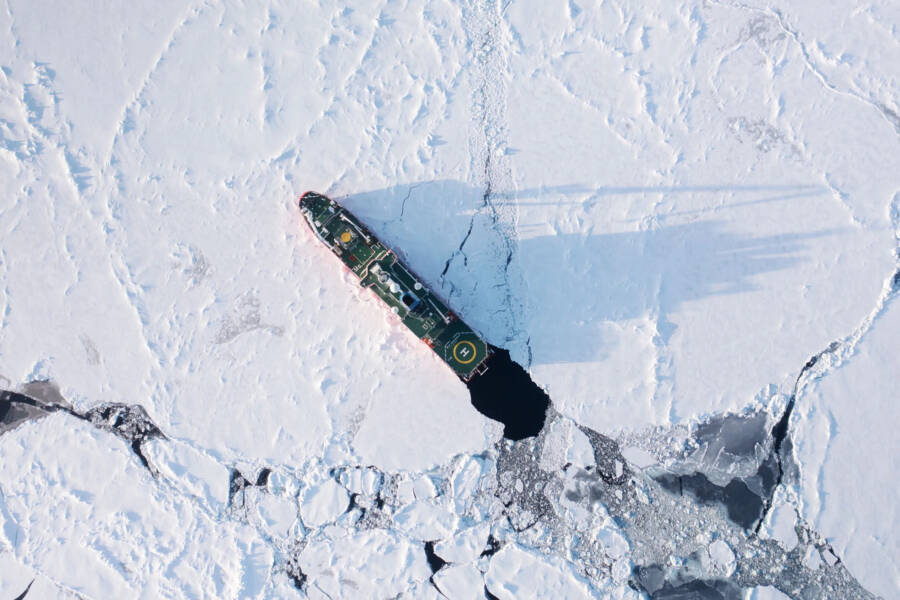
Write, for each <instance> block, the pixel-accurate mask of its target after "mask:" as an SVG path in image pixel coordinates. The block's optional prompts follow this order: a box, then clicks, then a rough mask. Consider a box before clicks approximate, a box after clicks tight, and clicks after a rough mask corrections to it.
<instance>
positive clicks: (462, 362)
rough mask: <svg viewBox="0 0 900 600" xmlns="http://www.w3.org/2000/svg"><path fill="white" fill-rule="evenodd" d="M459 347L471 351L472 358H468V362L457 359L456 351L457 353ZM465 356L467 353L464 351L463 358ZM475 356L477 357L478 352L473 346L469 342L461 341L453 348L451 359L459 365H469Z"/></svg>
mask: <svg viewBox="0 0 900 600" xmlns="http://www.w3.org/2000/svg"><path fill="white" fill-rule="evenodd" d="M460 346H463V348H466V346H468V347H469V348H471V349H472V356H470V357H469V359H468V360H463V359H461V358H460V357H459V354H458V351H459V347H460ZM466 354H467V352H466V351H465V350H464V351H463V356H465V355H466ZM477 355H478V350H477V349H476V348H475V344H473V343H472V342H470V341H469V340H462V341H461V342H456V345H455V346H453V358H454V359H456V362H458V363H459V364H461V365H467V364H469V363H470V362H472V361H473V360H475V356H477Z"/></svg>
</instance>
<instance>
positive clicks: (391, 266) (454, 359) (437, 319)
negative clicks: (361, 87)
mask: <svg viewBox="0 0 900 600" xmlns="http://www.w3.org/2000/svg"><path fill="white" fill-rule="evenodd" d="M299 206H300V211H301V212H302V213H303V216H304V218H305V219H306V222H307V224H308V225H309V227H310V228H311V229H312V230H313V233H315V234H316V237H318V238H319V240H320V241H321V242H322V243H323V244H325V245H326V246H327V247H328V248H329V249H330V250H331V251H332V253H334V254H335V256H336V257H337V258H338V259H340V260H341V262H343V263H344V266H345V267H347V269H349V270H350V272H351V273H353V274H354V275H355V276H356V277H357V278H358V279H359V282H360V285H362V286H363V287H366V288H369V289H371V290H372V292H374V293H375V295H376V296H378V298H379V299H380V300H381V301H382V302H383V303H384V304H386V305H387V307H388V309H389V310H390V311H391V312H393V313H394V314H395V315H397V316H398V317H399V318H400V320H401V322H402V323H403V324H404V325H405V326H406V327H407V328H408V329H409V330H410V331H412V332H413V333H414V334H415V335H416V337H418V338H419V339H421V340H422V341H423V342H424V343H425V344H426V345H428V346H429V347H430V348H431V349H432V350H433V351H434V352H435V354H437V355H438V357H440V358H441V360H443V361H444V362H445V363H446V364H447V365H448V366H449V367H450V368H451V369H452V370H453V372H454V373H456V375H457V376H459V378H460V379H462V380H463V381H469V380H470V379H471V378H472V377H474V376H476V375H479V374H481V373H483V372H484V371H485V370H486V368H487V367H486V362H485V361H487V359H488V357H489V356H490V353H491V351H490V346H489V345H488V344H487V343H486V342H485V341H484V340H482V339H481V337H480V336H479V335H478V334H477V333H475V331H473V330H472V328H471V327H469V326H468V325H466V324H465V323H464V322H463V321H461V320H460V319H459V318H457V316H456V315H455V314H454V313H453V312H452V311H451V310H450V309H449V308H448V307H447V306H446V305H445V304H444V303H443V301H441V300H440V298H438V297H437V295H436V294H434V292H432V291H431V290H429V289H428V287H427V286H425V284H424V283H423V282H422V280H421V279H420V278H419V277H417V276H416V275H415V274H414V273H413V271H412V270H410V269H409V267H407V266H406V265H405V264H403V262H402V261H401V260H400V259H399V257H398V256H397V254H396V253H395V252H394V251H393V250H391V249H390V248H389V247H387V246H386V245H385V244H383V243H382V242H381V241H380V240H378V238H376V237H375V236H374V235H373V234H372V232H370V231H369V230H368V229H367V228H366V227H365V226H364V225H363V224H362V223H361V222H360V221H359V220H358V219H356V217H354V216H353V215H352V214H351V213H350V212H349V211H347V210H346V209H345V208H343V207H341V206H340V205H339V204H338V203H336V202H335V201H334V200H331V199H330V198H328V197H327V196H324V195H322V194H318V193H316V192H306V193H305V194H303V196H301V197H300V202H299Z"/></svg>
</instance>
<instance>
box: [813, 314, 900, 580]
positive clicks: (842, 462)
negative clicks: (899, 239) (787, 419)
mask: <svg viewBox="0 0 900 600" xmlns="http://www.w3.org/2000/svg"><path fill="white" fill-rule="evenodd" d="M898 332H900V304H898V303H894V304H893V305H891V306H890V307H889V308H888V309H887V311H886V312H885V313H884V315H883V316H882V318H881V319H880V320H879V322H878V324H877V326H876V327H875V328H873V330H872V331H871V333H870V334H869V335H868V336H867V337H865V338H864V339H863V340H862V341H861V342H860V344H859V346H858V350H857V354H856V356H854V357H853V358H852V360H851V361H849V362H848V363H847V364H845V365H844V366H843V367H841V368H839V369H838V370H836V371H835V372H834V373H832V374H831V375H829V376H828V377H827V378H825V379H823V380H822V381H821V382H819V383H818V385H817V387H816V389H815V390H814V391H812V392H811V393H810V394H809V398H808V399H807V401H806V403H805V404H804V405H802V406H801V407H800V408H799V411H800V414H798V416H797V421H798V423H797V428H798V436H797V444H798V449H797V455H798V458H799V460H800V464H801V470H802V476H801V483H800V485H799V493H800V497H801V502H802V511H801V515H802V516H803V517H804V518H805V519H807V520H808V521H809V522H810V523H812V524H814V525H815V527H816V529H818V531H819V532H820V533H821V534H822V535H824V536H825V537H826V539H827V540H828V542H829V543H830V544H831V545H832V547H833V548H834V550H835V551H836V552H837V553H838V556H840V557H841V559H842V560H844V562H845V563H846V564H847V567H848V568H849V569H850V572H851V573H854V575H856V577H858V578H859V580H860V581H861V582H862V583H864V585H866V586H867V587H868V589H870V590H871V591H873V592H874V593H876V594H879V595H880V596H882V597H884V598H892V597H897V596H898V595H900V567H898V561H897V557H898V556H900V538H898V535H897V531H898V530H900V513H898V508H897V503H896V502H894V501H893V499H894V498H896V496H897V485H896V482H897V473H898V471H900V439H898V436H897V432H896V426H897V419H896V418H891V417H890V415H893V414H894V411H896V406H897V391H896V385H895V384H894V381H895V380H896V378H897V373H900V353H898V352H897V333H898Z"/></svg>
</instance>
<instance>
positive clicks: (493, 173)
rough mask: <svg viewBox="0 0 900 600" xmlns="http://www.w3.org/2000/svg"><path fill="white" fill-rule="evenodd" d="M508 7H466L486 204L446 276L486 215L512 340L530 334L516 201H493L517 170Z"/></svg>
mask: <svg viewBox="0 0 900 600" xmlns="http://www.w3.org/2000/svg"><path fill="white" fill-rule="evenodd" d="M505 8H506V7H505V6H504V5H502V4H501V3H500V2H498V1H497V0H475V1H471V2H468V3H466V4H465V5H464V6H463V9H462V21H463V27H464V29H465V31H466V36H467V38H468V46H469V48H470V52H471V55H472V63H471V67H472V69H471V71H472V73H473V79H474V82H473V84H474V85H473V92H472V108H471V113H472V119H473V126H472V130H471V133H470V135H469V152H470V156H471V158H470V160H471V163H470V173H478V178H479V179H480V184H481V188H482V194H481V205H480V206H479V207H478V208H477V209H476V211H475V213H474V214H473V215H472V219H471V221H470V223H469V229H468V231H467V232H466V235H465V236H464V237H463V240H462V242H461V243H460V246H459V248H458V249H457V250H456V251H454V252H453V254H452V255H451V256H450V258H449V259H448V261H447V262H446V263H445V265H444V272H443V273H442V279H443V277H444V276H445V275H446V274H447V272H448V271H449V268H450V266H451V264H452V262H453V261H454V260H455V259H456V258H457V257H459V256H460V255H461V256H462V257H463V264H464V265H467V264H468V257H467V256H466V254H465V246H466V244H467V243H468V242H469V240H470V239H471V237H472V234H473V232H476V227H475V226H476V221H478V220H480V219H484V220H485V223H484V228H485V229H486V230H487V231H489V232H493V235H494V236H495V237H494V239H492V240H491V242H490V243H491V245H493V246H494V248H495V249H496V252H497V254H498V258H501V259H502V260H503V263H502V267H500V269H499V273H498V280H499V281H498V282H497V285H496V286H495V287H496V288H498V289H502V292H501V297H499V298H498V304H499V305H500V306H501V307H502V309H501V310H502V312H503V313H505V315H506V319H505V321H506V322H505V323H504V324H503V326H502V328H503V330H504V332H505V336H506V340H507V341H510V340H512V339H515V338H517V337H518V336H520V335H521V336H522V337H525V336H524V335H523V332H522V331H521V325H520V323H521V314H520V313H521V306H520V305H519V303H518V302H516V300H515V298H514V296H513V294H512V293H511V288H512V286H513V284H514V283H515V277H514V274H513V272H512V270H511V266H512V263H513V259H514V257H515V251H516V243H515V239H516V231H515V223H516V221H517V209H516V207H515V204H509V205H504V206H500V205H498V204H497V203H496V202H495V201H494V199H495V195H496V193H497V190H503V191H504V192H508V191H511V190H513V189H514V182H513V176H512V170H511V168H510V166H509V164H508V161H507V160H506V158H505V157H506V156H507V149H508V143H507V139H508V135H507V124H506V87H505V81H506V78H507V73H508V64H507V59H506V54H507V53H508V52H507V49H508V46H509V39H510V33H509V30H508V27H507V26H506V25H505V22H504V17H503V15H504V10H505ZM476 233H477V232H476Z"/></svg>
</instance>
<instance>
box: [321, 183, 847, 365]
mask: <svg viewBox="0 0 900 600" xmlns="http://www.w3.org/2000/svg"><path fill="white" fill-rule="evenodd" d="M824 193H825V191H824V190H823V189H822V188H821V187H819V186H814V185H772V186H743V185H735V186H729V185H715V186H681V187H666V188H662V187H619V188H586V187H583V186H557V187H554V188H542V189H537V190H517V191H516V192H515V199H514V198H512V197H511V195H504V194H502V193H498V194H494V195H493V196H492V198H491V204H492V206H491V207H486V206H485V201H484V190H483V189H481V188H477V187H474V186H471V185H469V184H466V183H462V182H458V181H451V180H442V181H430V182H420V183H415V184H410V185H398V186H394V187H391V188H387V189H381V190H374V191H369V192H363V193H358V194H352V195H350V196H347V197H344V198H341V197H340V196H338V197H337V199H339V200H340V201H341V202H342V203H343V204H344V205H345V206H346V207H347V208H349V209H350V210H351V211H352V212H353V213H354V214H356V215H357V216H358V217H359V218H360V219H362V220H363V221H364V222H365V223H366V224H367V225H369V226H370V228H371V229H372V230H373V231H374V232H375V233H376V234H377V235H378V236H379V237H381V238H382V239H383V240H384V241H385V242H386V243H387V244H389V245H391V246H392V247H394V248H395V249H397V250H398V251H399V252H400V253H401V255H402V256H403V257H404V258H405V260H406V262H407V263H408V264H409V265H410V266H411V267H412V268H413V270H415V271H416V272H417V273H418V274H419V276H420V277H422V278H423V279H424V280H425V281H427V282H428V283H429V284H430V285H431V286H432V287H433V288H434V289H435V290H436V291H437V292H438V293H440V294H442V295H443V296H444V297H445V298H447V299H448V300H449V303H450V305H451V307H452V308H453V309H454V310H455V311H456V312H457V313H458V314H459V315H460V316H461V317H462V318H463V320H465V321H466V322H468V323H469V324H470V325H472V326H473V327H474V328H475V329H476V330H478V331H479V332H481V333H482V334H483V335H485V337H486V338H487V340H488V341H489V342H491V343H492V344H495V345H497V346H501V347H508V348H511V349H513V351H514V356H516V353H515V352H516V350H517V349H516V348H514V346H516V345H517V344H519V345H520V346H521V343H522V340H523V338H525V337H530V338H531V340H532V342H537V343H534V344H532V345H533V347H534V352H533V354H532V355H531V357H530V359H531V361H532V364H541V363H544V364H547V363H561V362H591V361H596V360H601V359H602V358H603V356H604V355H605V354H606V349H605V347H606V344H607V343H608V341H607V340H605V339H604V335H603V327H602V326H603V324H604V323H606V322H617V321H623V320H627V319H634V318H640V317H642V316H646V315H648V314H651V313H652V314H653V315H654V316H655V317H656V319H657V323H658V327H659V329H660V332H659V333H660V334H661V335H662V336H663V338H664V339H665V338H666V337H668V336H669V335H671V333H672V331H674V325H671V323H670V322H669V319H668V316H669V315H670V314H672V313H673V312H674V311H676V310H677V309H678V308H679V307H680V306H681V305H683V304H684V303H687V302H692V301H696V300H699V299H701V298H704V297H709V296H715V295H736V294H748V293H752V292H754V291H756V290H759V289H760V288H759V285H760V283H759V278H758V277H757V276H758V275H760V274H763V273H766V272H771V271H777V270H781V269H787V268H790V267H792V266H794V265H796V264H797V263H799V262H801V261H806V260H809V258H810V257H809V256H807V254H806V252H807V249H806V247H807V242H808V241H809V240H811V239H812V238H816V237H820V236H823V235H832V234H834V233H835V232H834V231H818V232H812V233H798V234H788V235H751V234H748V233H738V232H735V231H733V228H732V227H730V226H729V225H728V223H727V222H725V221H723V220H721V219H713V218H709V216H704V215H700V214H699V213H698V215H697V218H695V219H694V220H690V218H691V215H687V217H688V218H681V219H679V222H678V223H677V224H670V225H667V224H666V223H665V222H661V223H657V224H655V225H654V226H653V227H650V228H647V229H646V230H637V229H638V227H637V226H636V225H630V226H629V227H625V228H630V229H631V230H629V231H624V232H620V233H601V234H592V233H563V234H554V235H547V234H542V233H537V234H531V232H529V231H525V232H522V235H521V236H515V233H513V235H512V236H510V235H509V234H510V232H511V230H505V231H504V229H503V227H502V226H501V227H499V228H498V227H497V226H496V223H495V221H496V215H495V214H494V213H495V212H499V213H500V214H499V218H500V221H501V222H502V221H503V219H504V218H505V217H508V216H509V215H510V214H512V213H510V212H509V211H510V210H512V206H511V205H512V203H513V202H514V201H515V200H519V201H522V200H524V205H525V206H534V205H536V204H539V205H544V206H543V207H545V208H546V207H549V208H550V209H551V210H554V209H560V210H567V209H569V208H571V207H573V206H574V207H577V206H578V205H581V206H584V207H589V206H590V203H598V202H616V201H618V200H621V198H622V197H623V196H627V195H634V194H662V195H677V194H718V195H719V196H720V197H721V198H722V202H723V203H724V205H723V206H724V207H719V209H718V212H717V213H716V214H722V211H723V210H727V209H728V208H729V207H736V206H739V205H742V206H746V205H750V204H765V203H777V202H786V201H790V200H793V199H796V198H800V197H804V196H816V195H823V194H824ZM504 211H506V212H504ZM681 216H682V217H685V215H684V214H682V215H681ZM545 229H546V228H545ZM504 236H506V238H505V239H504ZM463 240H466V242H465V244H464V246H463V250H462V251H460V246H461V243H462V242H463ZM510 248H511V249H512V251H513V252H514V261H513V264H512V267H511V268H512V269H513V270H512V271H510V270H509V267H508V266H507V251H508V250H509V249H510ZM515 269H518V272H516V271H515ZM511 313H517V314H511ZM513 327H518V328H522V329H524V331H510V329H511V328H513ZM517 335H518V338H516V336H517ZM519 350H520V349H519ZM516 358H517V359H519V360H520V361H523V362H524V361H525V360H527V359H523V357H522V354H521V353H520V354H519V355H518V356H516Z"/></svg>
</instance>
